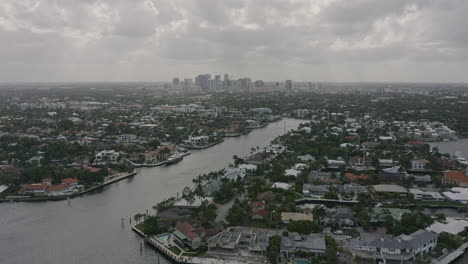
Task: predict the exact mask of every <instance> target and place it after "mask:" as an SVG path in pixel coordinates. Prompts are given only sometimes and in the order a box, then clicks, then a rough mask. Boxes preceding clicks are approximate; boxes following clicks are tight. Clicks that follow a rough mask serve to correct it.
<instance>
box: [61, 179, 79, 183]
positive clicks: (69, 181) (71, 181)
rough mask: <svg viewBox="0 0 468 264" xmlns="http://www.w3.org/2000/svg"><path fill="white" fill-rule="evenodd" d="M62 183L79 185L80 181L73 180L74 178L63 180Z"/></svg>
mask: <svg viewBox="0 0 468 264" xmlns="http://www.w3.org/2000/svg"><path fill="white" fill-rule="evenodd" d="M62 183H66V184H72V183H78V180H77V179H73V178H66V179H62Z"/></svg>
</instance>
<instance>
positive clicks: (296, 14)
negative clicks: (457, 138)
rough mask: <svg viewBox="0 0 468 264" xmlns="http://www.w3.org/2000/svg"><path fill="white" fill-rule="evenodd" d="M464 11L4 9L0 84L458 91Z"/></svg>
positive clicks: (387, 7) (418, 4) (302, 6)
mask: <svg viewBox="0 0 468 264" xmlns="http://www.w3.org/2000/svg"><path fill="white" fill-rule="evenodd" d="M467 10H468V3H467V2H466V1H461V0H456V1H450V2H448V1H441V0H435V1H421V0H409V1H407V0H404V1H403V0H397V1H385V2H383V1H371V0H360V1H342V0H327V1H325V0H324V1H181V0H172V1H167V0H164V1H149V0H147V1H119V2H118V3H115V2H114V1H110V0H101V1H97V0H89V1H80V2H78V1H60V2H56V1H49V0H43V1H39V0H38V1H26V2H20V1H13V0H5V1H2V3H0V40H1V42H0V43H1V44H0V58H1V59H2V64H1V65H0V81H1V82H29V81H32V82H35V81H39V82H75V81H79V82H96V81H99V82H105V81H114V82H120V81H124V82H127V81H132V82H133V81H170V80H172V78H174V77H175V76H180V78H193V76H196V75H197V74H198V73H203V72H213V69H224V71H223V72H228V73H230V75H233V76H236V77H237V78H242V77H244V76H251V77H254V78H253V79H252V80H254V79H258V80H266V81H269V80H271V81H274V80H278V81H280V80H281V81H284V80H287V79H292V80H298V81H302V80H312V81H313V80H316V81H329V82H466V81H468V76H467V75H466V74H465V69H466V68H467V66H468V65H467V62H466V61H467V57H468V52H467V47H468V39H467V38H466V36H468V34H467V31H466V27H463V26H462V25H463V24H465V21H466V18H465V13H466V11H467ZM223 72H220V73H218V74H221V76H220V77H221V79H222V77H223V76H222V74H223ZM181 81H182V79H181Z"/></svg>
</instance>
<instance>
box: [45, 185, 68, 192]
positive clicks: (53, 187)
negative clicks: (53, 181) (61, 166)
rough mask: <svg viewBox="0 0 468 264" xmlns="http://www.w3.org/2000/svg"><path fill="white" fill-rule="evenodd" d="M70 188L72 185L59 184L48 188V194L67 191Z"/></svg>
mask: <svg viewBox="0 0 468 264" xmlns="http://www.w3.org/2000/svg"><path fill="white" fill-rule="evenodd" d="M68 187H70V185H68V184H66V183H62V184H59V185H52V186H49V187H48V188H47V191H48V192H53V191H61V190H64V189H67V188H68Z"/></svg>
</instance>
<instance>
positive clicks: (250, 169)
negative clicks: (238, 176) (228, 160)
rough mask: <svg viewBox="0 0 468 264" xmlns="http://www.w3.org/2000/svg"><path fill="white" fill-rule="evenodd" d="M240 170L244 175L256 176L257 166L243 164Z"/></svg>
mask: <svg viewBox="0 0 468 264" xmlns="http://www.w3.org/2000/svg"><path fill="white" fill-rule="evenodd" d="M239 169H240V170H241V171H242V172H243V173H244V175H251V174H254V173H255V171H256V170H257V166H256V165H253V164H241V165H239Z"/></svg>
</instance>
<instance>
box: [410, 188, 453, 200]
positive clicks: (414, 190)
mask: <svg viewBox="0 0 468 264" xmlns="http://www.w3.org/2000/svg"><path fill="white" fill-rule="evenodd" d="M409 191H410V193H412V194H414V195H416V194H424V195H431V196H432V197H433V198H439V199H443V198H444V197H443V196H442V195H440V193H438V192H425V191H423V190H421V189H410V190H409Z"/></svg>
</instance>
